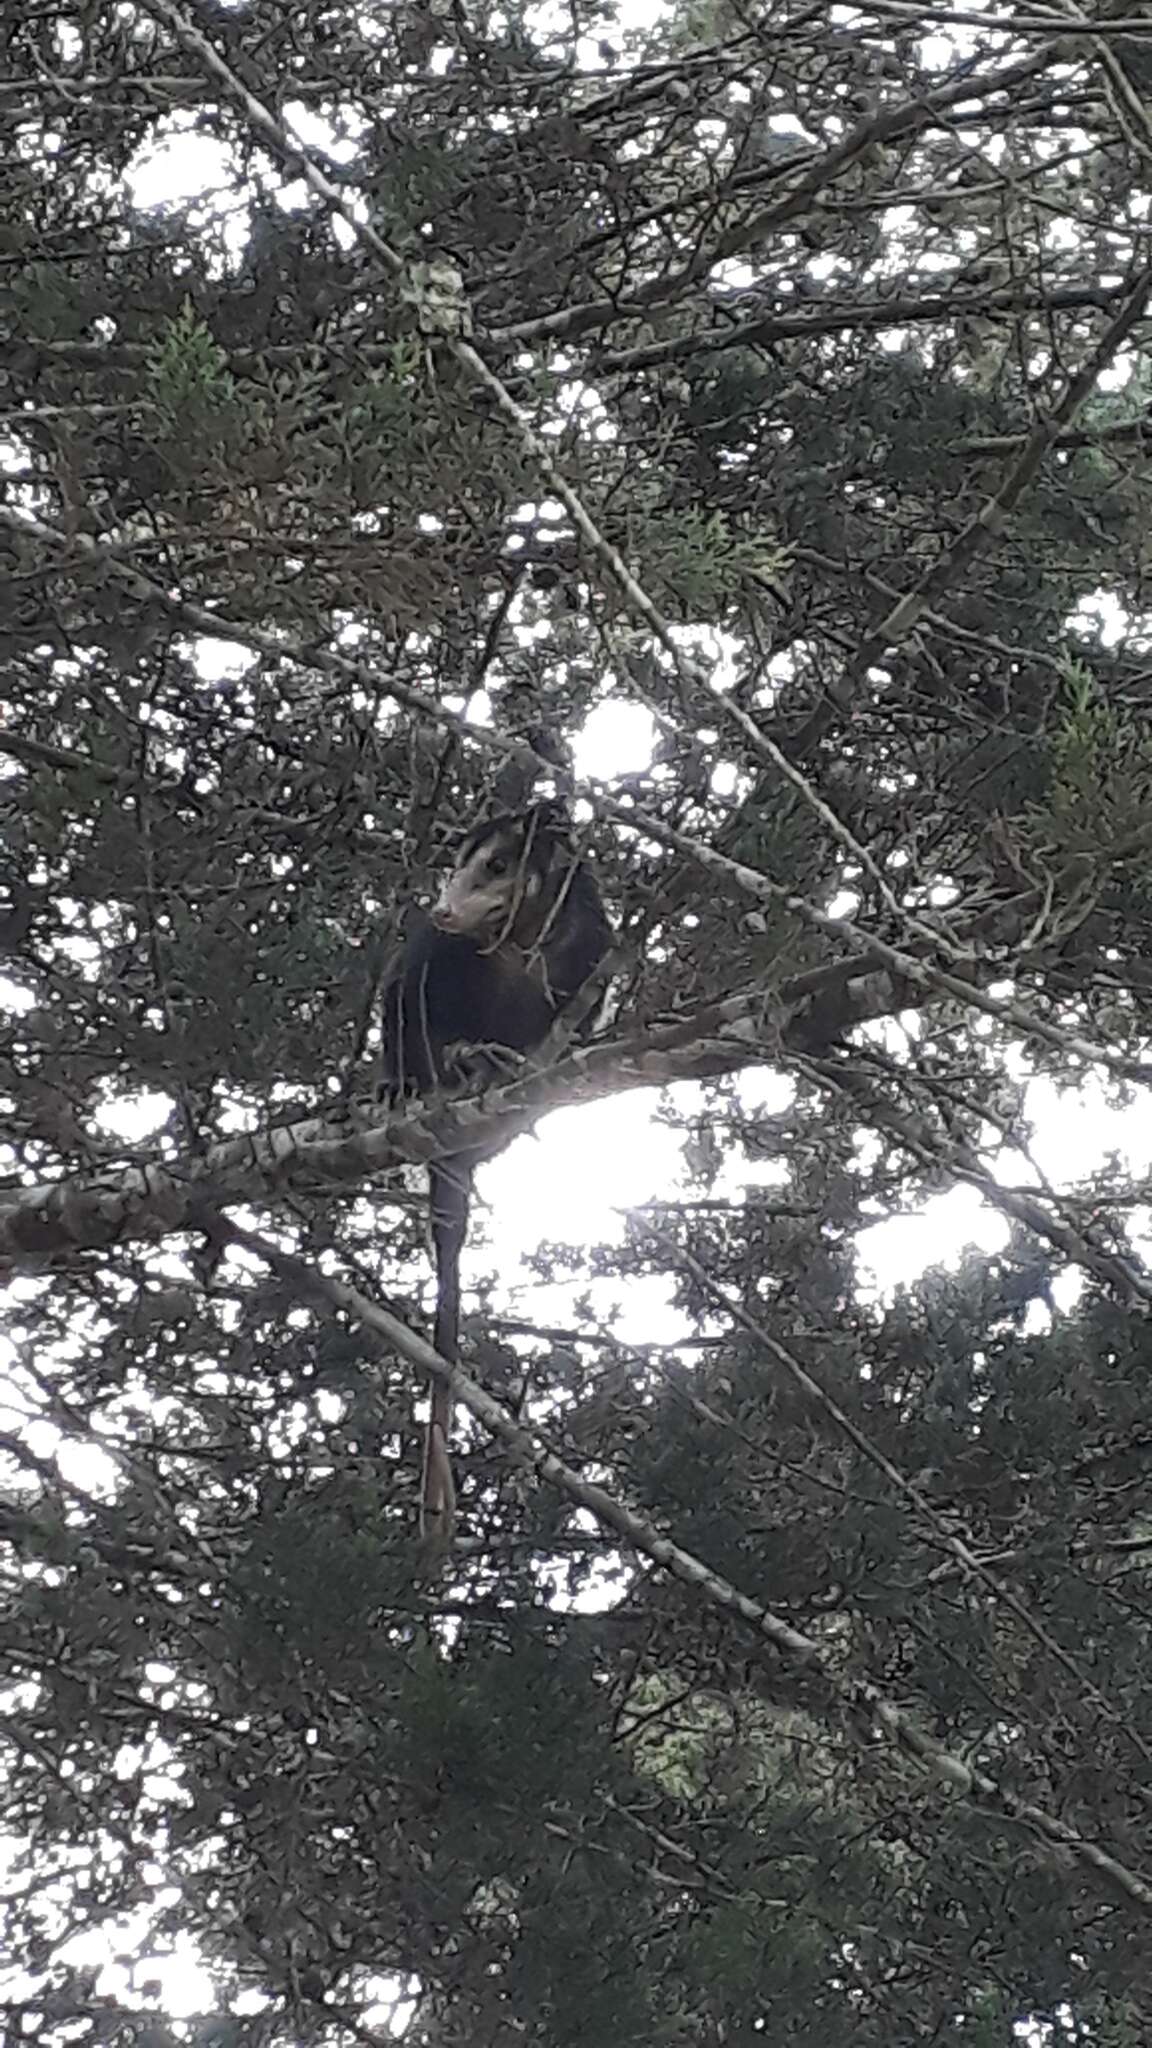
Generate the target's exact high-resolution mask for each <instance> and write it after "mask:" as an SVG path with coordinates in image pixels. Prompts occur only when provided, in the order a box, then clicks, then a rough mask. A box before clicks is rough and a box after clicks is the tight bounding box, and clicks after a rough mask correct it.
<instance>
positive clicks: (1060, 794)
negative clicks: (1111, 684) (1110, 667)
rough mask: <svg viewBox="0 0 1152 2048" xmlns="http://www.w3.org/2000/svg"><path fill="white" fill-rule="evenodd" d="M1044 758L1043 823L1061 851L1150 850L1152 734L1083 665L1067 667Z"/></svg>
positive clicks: (1106, 854) (1123, 853) (1110, 854)
mask: <svg viewBox="0 0 1152 2048" xmlns="http://www.w3.org/2000/svg"><path fill="white" fill-rule="evenodd" d="M1049 754H1050V761H1051V776H1050V781H1049V788H1048V801H1047V804H1046V805H1045V807H1044V823H1045V825H1046V827H1047V830H1048V832H1049V833H1050V834H1051V836H1052V837H1053V838H1054V839H1055V841H1056V843H1057V844H1058V845H1059V846H1060V847H1062V848H1064V849H1065V850H1066V851H1068V852H1088V853H1093V854H1095V855H1097V856H1098V857H1102V858H1104V859H1106V860H1110V861H1116V860H1131V859H1133V858H1134V857H1135V856H1136V855H1137V854H1142V853H1145V852H1147V850H1148V849H1149V848H1150V847H1152V814H1150V808H1149V807H1150V803H1152V737H1150V736H1149V734H1148V732H1147V730H1146V729H1145V728H1143V727H1141V726H1138V725H1137V724H1136V723H1135V722H1134V721H1133V720H1132V719H1131V718H1129V717H1127V716H1126V715H1125V713H1124V710H1123V708H1122V707H1118V706H1116V705H1113V704H1110V703H1109V702H1108V700H1107V698H1106V697H1105V696H1104V694H1103V692H1102V691H1101V689H1100V687H1099V684H1098V683H1097V681H1096V678H1095V676H1094V675H1093V674H1092V672H1091V670H1090V669H1088V668H1086V667H1085V666H1084V665H1083V664H1082V663H1079V662H1070V663H1069V664H1068V666H1067V667H1066V669H1065V672H1064V678H1063V686H1062V690H1061V696H1060V702H1059V711H1058V719H1057V723H1056V726H1055V729H1054V731H1053V732H1052V734H1051V737H1050V740H1049Z"/></svg>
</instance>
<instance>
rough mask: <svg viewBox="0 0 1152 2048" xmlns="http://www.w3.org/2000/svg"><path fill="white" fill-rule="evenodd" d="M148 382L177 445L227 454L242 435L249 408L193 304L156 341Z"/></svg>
mask: <svg viewBox="0 0 1152 2048" xmlns="http://www.w3.org/2000/svg"><path fill="white" fill-rule="evenodd" d="M146 376H147V380H148V384H149V387H150V393H151V396H152V399H153V400H154V402H155V405H156V407H157V409H158V412H159V415H160V421H161V425H162V427H163V428H165V429H166V430H167V433H168V434H169V436H170V437H171V439H172V440H174V441H184V442H186V441H187V439H188V437H189V436H190V435H194V436H195V439H196V443H197V444H198V445H199V446H200V448H201V449H203V448H204V447H205V446H207V447H211V448H222V447H225V446H227V445H228V444H229V443H230V442H233V441H235V440H236V439H237V437H238V435H239V434H240V433H241V432H242V430H243V425H244V416H245V413H246V411H247V408H246V407H245V405H244V403H243V401H242V400H241V397H240V394H239V392H238V390H237V387H236V380H235V378H234V377H233V375H232V372H231V370H230V369H229V367H228V359H227V356H226V355H225V352H224V350H223V349H222V348H221V347H220V345H219V343H218V342H217V341H216V338H215V336H214V335H213V334H212V332H211V330H210V329H209V328H208V327H206V326H205V324H204V322H203V321H202V320H201V318H200V316H199V314H198V313H197V312H196V310H195V308H194V307H193V306H192V305H191V304H190V303H189V302H188V301H185V303H184V305H183V307H182V308H181V310H180V313H179V315H178V316H177V318H176V319H175V320H170V321H169V322H168V323H167V325H166V326H165V327H164V328H163V329H162V331H161V332H160V334H159V335H158V336H157V338H156V340H155V341H154V343H153V345H152V348H151V350H150V351H149V356H148V363H147V369H146Z"/></svg>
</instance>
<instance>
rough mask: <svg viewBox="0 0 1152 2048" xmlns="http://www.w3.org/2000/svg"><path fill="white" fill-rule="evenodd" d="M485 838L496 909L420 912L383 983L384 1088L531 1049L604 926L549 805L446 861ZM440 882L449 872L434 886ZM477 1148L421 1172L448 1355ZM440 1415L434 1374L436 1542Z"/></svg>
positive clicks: (437, 1079)
mask: <svg viewBox="0 0 1152 2048" xmlns="http://www.w3.org/2000/svg"><path fill="white" fill-rule="evenodd" d="M485 850H488V851H489V852H492V851H495V852H497V853H501V854H504V853H506V854H507V857H508V860H509V864H510V876H509V880H508V884H507V887H508V893H509V897H510V901H509V907H508V913H507V916H506V917H505V918H504V920H503V921H502V922H498V923H497V924H496V925H494V926H490V927H488V928H486V929H485V930H484V931H483V932H482V933H481V934H480V935H479V936H476V937H472V936H468V935H466V934H464V933H462V932H455V931H452V932H450V931H444V930H441V929H440V928H439V927H438V926H437V924H436V923H435V921H434V919H433V918H432V917H429V916H427V915H425V914H423V913H421V914H420V915H419V916H418V917H417V918H416V919H415V921H414V923H413V925H412V928H411V930H410V933H409V937H408V940H407V943H406V946H405V950H404V954H403V957H402V959H401V961H400V965H399V967H398V969H397V972H396V974H395V975H394V976H393V978H392V980H391V981H390V982H389V984H388V986H387V987H386V989H385V991H384V1016H383V1030H384V1052H383V1065H384V1076H385V1081H386V1085H387V1087H388V1089H389V1092H390V1093H392V1094H394V1095H395V1094H398V1093H404V1092H411V1091H415V1092H417V1093H421V1094H423V1093H427V1092H428V1091H429V1090H431V1089H433V1088H435V1087H436V1086H438V1085H439V1084H440V1083H442V1082H443V1081H444V1080H445V1079H446V1078H448V1077H449V1076H450V1075H451V1073H452V1071H453V1067H454V1061H453V1053H454V1052H455V1051H456V1050H458V1049H459V1048H460V1047H464V1046H467V1047H479V1048H484V1047H491V1048H492V1049H493V1050H495V1051H505V1052H513V1053H521V1054H525V1053H529V1052H532V1051H534V1050H535V1048H536V1047H537V1046H538V1045H540V1044H541V1043H542V1042H543V1040H544V1039H545V1038H546V1037H547V1035H548V1032H549V1031H550V1030H551V1028H552V1025H553V1023H554V1022H555V1020H556V1018H557V1016H558V1015H559V1014H560V1012H561V1011H562V1010H563V1009H564V1008H565V1007H566V1006H567V1004H568V1003H570V1002H571V1001H572V999H573V997H574V996H576V995H577V994H578V993H579V991H580V990H581V988H583V986H584V984H585V982H586V981H587V980H588V979H589V977H590V976H591V975H592V973H593V972H594V971H595V969H596V967H597V966H598V964H599V962H600V960H601V959H602V958H603V956H604V954H605V952H606V951H607V948H608V945H609V941H610V939H611V931H610V928H609V925H608V921H607V919H606V917H605V915H604V908H603V905H602V903H601V901H600V892H599V890H598V889H597V887H596V883H595V881H594V879H593V877H592V875H591V873H590V871H589V870H588V869H587V868H586V867H585V866H584V865H583V863H582V862H581V861H579V860H578V859H577V858H576V856H575V854H574V852H573V851H572V849H571V846H570V843H569V841H568V837H567V833H566V830H565V828H564V826H563V825H562V823H560V822H559V821H558V820H557V819H556V817H555V814H554V813H552V812H550V811H549V810H548V809H547V808H546V807H544V806H536V807H534V808H533V809H532V810H530V811H527V812H524V813H523V814H522V815H521V816H518V817H516V816H508V817H499V818H493V819H490V820H489V821H488V822H487V823H485V824H482V825H478V826H476V827H474V828H473V830H472V831H471V832H469V833H468V835H467V837H466V838H465V839H464V840H463V842H462V844H461V846H460V848H459V851H458V853H457V856H456V862H455V868H454V873H455V874H456V875H457V876H459V875H461V874H466V872H467V870H468V869H469V865H470V864H471V863H473V862H474V859H475V857H476V856H477V855H479V854H481V853H482V852H484V851H485ZM492 886H493V887H499V886H500V885H499V884H498V883H497V884H493V885H492ZM451 887H452V883H451V881H449V882H448V883H447V884H446V890H445V895H447V894H448V892H449V891H450V889H451ZM517 891H519V897H518V896H517ZM530 892H533V893H530ZM521 899H522V900H521ZM488 1156H490V1149H489V1148H485V1149H484V1150H481V1151H475V1150H473V1151H469V1152H465V1153H459V1154H457V1155H455V1156H454V1157H453V1158H451V1159H445V1160H442V1161H440V1162H438V1163H437V1164H436V1165H435V1166H433V1167H432V1168H431V1169H430V1172H429V1216H430V1222H431V1230H432V1243H433V1249H434V1252H435V1258H436V1322H435V1329H434V1332H433V1343H434V1345H435V1348H436V1350H437V1351H438V1352H439V1354H440V1356H441V1357H442V1358H445V1359H447V1360H448V1361H449V1362H450V1363H452V1364H455V1362H456V1360H457V1356H458V1346H459V1321H460V1254H461V1251H462V1249H463V1246H464V1240H465V1237H466V1235H467V1230H468V1210H469V1203H470V1198H471V1192H472V1176H473V1173H474V1171H475V1168H476V1166H477V1165H478V1164H479V1163H480V1161H481V1160H482V1159H484V1158H485V1157H488ZM450 1421H451V1401H450V1399H449V1397H448V1395H447V1393H446V1392H445V1390H444V1389H443V1388H441V1387H439V1386H436V1387H434V1388H433V1393H432V1413H431V1418H430V1421H429V1425H428V1435H427V1439H426V1444H425V1460H424V1484H423V1494H422V1506H421V1525H422V1527H423V1528H427V1527H428V1526H429V1525H430V1524H431V1525H435V1527H436V1529H437V1530H438V1533H439V1535H440V1538H441V1540H442V1541H445V1542H446V1541H447V1538H448V1536H449V1534H450V1525H451V1518H452V1509H453V1501H452V1485H451V1472H450V1467H449V1465H448V1457H447V1438H448V1429H449V1425H450Z"/></svg>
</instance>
